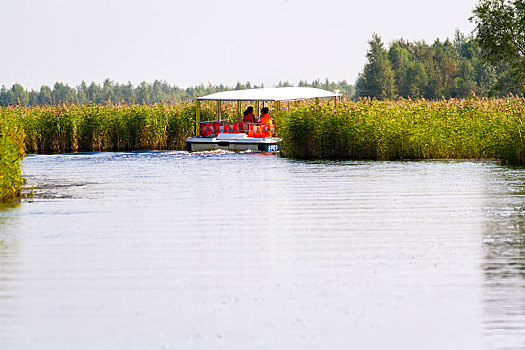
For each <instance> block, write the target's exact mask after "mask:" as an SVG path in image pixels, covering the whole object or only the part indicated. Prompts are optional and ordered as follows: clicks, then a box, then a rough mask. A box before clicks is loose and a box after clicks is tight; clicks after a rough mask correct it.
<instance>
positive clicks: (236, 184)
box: [0, 152, 525, 349]
mask: <svg viewBox="0 0 525 350" xmlns="http://www.w3.org/2000/svg"><path fill="white" fill-rule="evenodd" d="M522 173H524V170H521V169H512V168H508V167H504V166H500V165H497V164H492V163H479V162H300V161H292V160H287V159H283V158H279V157H276V156H267V155H261V154H229V153H224V154H217V153H203V154H188V153H186V152H134V153H93V154H76V155H51V156H50V155H39V156H29V157H28V158H26V160H24V174H25V176H26V177H27V179H28V185H30V186H35V187H36V188H35V194H36V196H35V197H33V198H29V199H24V200H22V203H21V204H20V205H19V206H16V207H13V208H8V209H6V210H2V211H0V241H1V242H2V243H1V244H0V283H1V285H0V348H2V349H4V348H6V349H11V348H13V349H33V348H53V349H71V348H76V349H92V348H127V349H128V348H129V349H146V348H147V349H151V348H155V349H161V348H165V349H181V348H182V349H246V348H258V349H295V348H301V349H327V348H329V349H348V348H359V349H386V348H388V349H445V348H446V349H521V348H523V345H524V344H525V335H524V333H523V332H520V329H523V325H524V320H525V318H524V315H525V308H524V305H525V303H524V299H523V290H524V281H525V277H524V276H523V273H522V272H523V254H524V253H523V243H522V242H523V230H522V227H523V226H522V218H523V211H522V208H523V207H525V206H524V203H523V200H524V198H523V196H522V193H523V183H524V182H523V180H524V179H525V176H523V175H522ZM520 327H521V328H520Z"/></svg>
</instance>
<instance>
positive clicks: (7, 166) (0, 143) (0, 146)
mask: <svg viewBox="0 0 525 350" xmlns="http://www.w3.org/2000/svg"><path fill="white" fill-rule="evenodd" d="M24 156H25V154H24V153H23V152H20V148H19V147H18V146H17V145H16V141H14V140H13V139H11V138H10V137H7V136H2V137H0V202H8V201H12V200H16V199H17V198H19V197H20V193H21V191H22V184H23V183H24V179H23V177H22V169H21V166H20V162H21V161H22V159H23V158H24Z"/></svg>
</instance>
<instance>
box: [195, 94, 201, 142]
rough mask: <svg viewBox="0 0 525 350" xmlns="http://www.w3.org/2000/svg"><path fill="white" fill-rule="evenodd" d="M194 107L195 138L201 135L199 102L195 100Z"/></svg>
mask: <svg viewBox="0 0 525 350" xmlns="http://www.w3.org/2000/svg"><path fill="white" fill-rule="evenodd" d="M196 101H197V102H196V107H197V112H196V113H195V121H196V123H195V125H196V130H195V135H197V136H200V135H201V101H200V100H196Z"/></svg>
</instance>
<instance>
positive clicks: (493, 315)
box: [483, 168, 525, 349]
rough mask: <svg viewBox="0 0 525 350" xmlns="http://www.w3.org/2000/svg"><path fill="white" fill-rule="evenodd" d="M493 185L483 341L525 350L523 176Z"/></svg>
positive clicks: (498, 178) (506, 175) (519, 172)
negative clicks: (484, 339) (524, 349)
mask: <svg viewBox="0 0 525 350" xmlns="http://www.w3.org/2000/svg"><path fill="white" fill-rule="evenodd" d="M524 171H525V170H524V169H512V168H504V169H501V170H499V171H495V172H494V177H493V178H491V179H489V184H490V186H489V188H488V191H489V195H488V196H487V198H488V203H487V214H488V217H487V219H488V220H487V223H486V224H485V230H484V231H485V232H484V235H483V250H484V255H485V256H484V261H483V271H484V277H485V280H484V288H483V292H484V293H483V294H484V302H485V317H484V323H485V328H484V329H485V336H486V339H487V342H488V344H489V345H490V346H491V347H493V348H505V349H523V348H525V173H524Z"/></svg>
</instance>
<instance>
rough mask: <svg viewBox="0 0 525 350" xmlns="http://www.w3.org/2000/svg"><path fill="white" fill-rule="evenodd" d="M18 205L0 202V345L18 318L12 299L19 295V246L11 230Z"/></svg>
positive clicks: (15, 218) (16, 305) (14, 223)
mask: <svg viewBox="0 0 525 350" xmlns="http://www.w3.org/2000/svg"><path fill="white" fill-rule="evenodd" d="M19 205H20V203H19V202H9V203H0V323H1V324H2V325H3V326H2V327H0V345H1V344H2V339H7V338H8V337H11V335H12V331H13V329H14V328H15V327H14V324H16V320H17V318H18V304H17V303H16V302H13V300H14V299H15V298H17V297H18V296H19V294H18V292H17V288H16V280H17V278H18V277H17V276H18V273H19V272H20V271H19V266H18V263H19V261H18V259H19V250H20V247H19V241H18V240H17V239H16V237H14V236H13V231H14V227H15V226H16V223H17V220H18V218H17V217H16V209H17V208H18V207H19ZM3 320H9V321H10V322H9V323H6V322H2V321H3ZM4 323H5V326H4Z"/></svg>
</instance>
